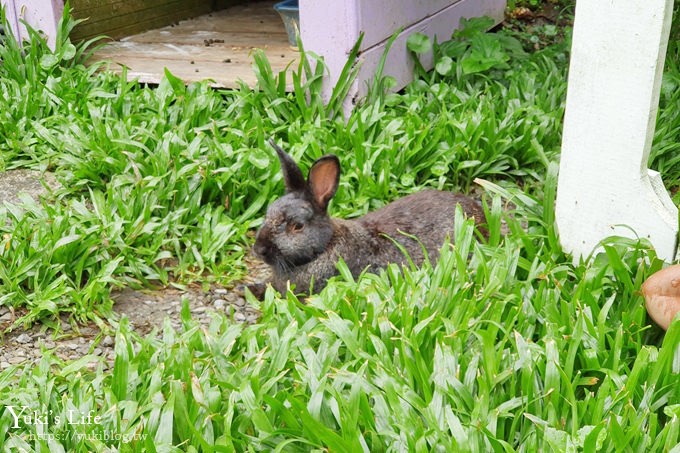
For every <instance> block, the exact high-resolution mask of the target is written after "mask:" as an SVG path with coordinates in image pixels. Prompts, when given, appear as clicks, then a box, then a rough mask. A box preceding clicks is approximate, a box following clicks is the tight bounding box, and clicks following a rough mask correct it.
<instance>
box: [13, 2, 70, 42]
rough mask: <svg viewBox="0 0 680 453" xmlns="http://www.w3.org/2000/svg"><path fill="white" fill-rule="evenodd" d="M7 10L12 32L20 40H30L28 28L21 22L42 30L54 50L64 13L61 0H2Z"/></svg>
mask: <svg viewBox="0 0 680 453" xmlns="http://www.w3.org/2000/svg"><path fill="white" fill-rule="evenodd" d="M0 3H2V6H4V7H5V8H6V11H7V19H8V22H9V23H10V27H11V28H12V32H13V33H14V35H15V36H16V37H17V38H18V39H19V40H22V41H23V40H25V39H28V33H27V32H26V27H24V25H23V24H22V23H21V20H24V21H26V23H28V24H29V25H30V26H31V27H33V28H35V29H38V30H42V31H43V32H44V33H45V35H46V36H47V42H48V44H49V45H50V47H52V48H54V44H55V40H56V37H57V24H58V23H59V20H60V19H61V14H62V12H63V11H64V3H63V1H61V0H0Z"/></svg>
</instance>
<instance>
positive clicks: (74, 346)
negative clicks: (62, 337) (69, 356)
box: [66, 343, 79, 351]
mask: <svg viewBox="0 0 680 453" xmlns="http://www.w3.org/2000/svg"><path fill="white" fill-rule="evenodd" d="M66 347H67V348H68V349H70V350H71V351H75V350H76V349H78V347H79V346H78V343H68V344H67V345H66Z"/></svg>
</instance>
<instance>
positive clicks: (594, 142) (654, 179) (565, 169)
mask: <svg viewBox="0 0 680 453" xmlns="http://www.w3.org/2000/svg"><path fill="white" fill-rule="evenodd" d="M672 9H673V0H616V1H614V0H609V1H602V0H579V1H578V2H577V4H576V17H575V22H574V35H573V43H572V56H571V62H570V67H569V81H568V88H567V103H566V113H565V118H564V134H563V140H562V158H561V163H560V174H559V180H558V187H557V202H556V213H555V214H556V221H557V227H558V229H559V233H560V240H561V242H562V245H563V247H564V249H565V250H566V251H568V252H573V253H574V255H575V259H578V257H579V256H584V255H587V254H589V253H590V252H592V251H593V249H594V248H595V247H596V246H597V244H598V243H599V242H600V241H601V240H602V239H604V238H605V237H607V236H611V235H620V236H626V237H641V238H642V237H644V238H648V239H649V240H650V241H651V243H652V244H653V245H654V247H655V248H656V251H657V253H658V255H659V256H660V257H661V258H663V259H664V260H666V261H672V260H673V259H674V257H675V252H676V237H677V232H678V210H677V208H676V207H675V206H674V205H673V203H672V202H671V199H670V197H669V196H668V193H667V192H666V190H665V188H664V187H663V183H662V182H661V179H660V177H659V174H658V173H656V172H653V171H651V170H648V169H647V161H648V158H649V150H650V147H651V143H652V137H653V134H654V126H655V122H656V112H657V109H658V104H659V89H660V84H661V75H662V71H663V64H664V58H665V55H666V48H667V46H668V35H669V32H670V23H671V14H672ZM631 229H632V231H631Z"/></svg>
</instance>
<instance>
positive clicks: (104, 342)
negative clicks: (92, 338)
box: [101, 335, 113, 346]
mask: <svg viewBox="0 0 680 453" xmlns="http://www.w3.org/2000/svg"><path fill="white" fill-rule="evenodd" d="M101 345H102V346H113V338H111V336H110V335H107V336H105V337H104V338H102V342H101Z"/></svg>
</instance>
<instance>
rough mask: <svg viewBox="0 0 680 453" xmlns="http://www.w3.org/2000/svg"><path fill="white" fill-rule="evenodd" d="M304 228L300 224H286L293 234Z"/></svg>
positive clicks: (302, 224)
mask: <svg viewBox="0 0 680 453" xmlns="http://www.w3.org/2000/svg"><path fill="white" fill-rule="evenodd" d="M304 227H305V225H304V223H302V222H291V223H289V224H288V228H290V231H292V232H294V233H299V232H300V231H302V230H303V228H304Z"/></svg>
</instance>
